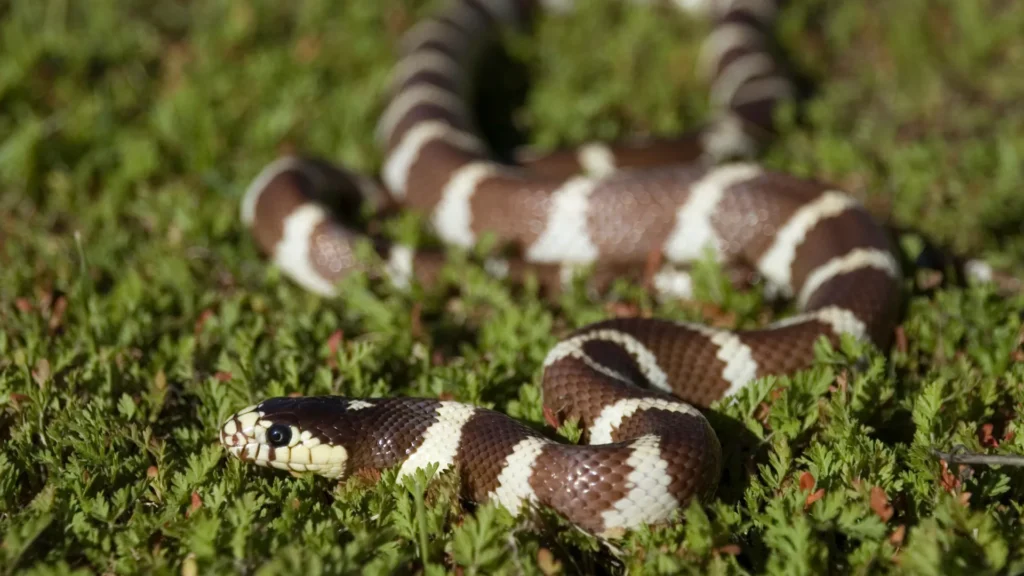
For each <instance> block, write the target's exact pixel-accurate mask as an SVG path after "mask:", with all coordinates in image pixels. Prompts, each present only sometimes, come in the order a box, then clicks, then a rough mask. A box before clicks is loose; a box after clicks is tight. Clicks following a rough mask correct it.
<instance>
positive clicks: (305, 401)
mask: <svg viewBox="0 0 1024 576" xmlns="http://www.w3.org/2000/svg"><path fill="white" fill-rule="evenodd" d="M330 408H331V406H330V405H325V401H324V399H320V398H271V399H269V400H265V401H263V402H261V403H259V404H255V405H253V406H249V407H247V408H244V409H242V410H239V411H238V412H236V413H235V414H233V415H231V417H230V418H228V419H227V421H225V422H224V425H223V426H221V429H220V443H221V445H222V446H224V447H225V448H227V449H228V451H229V452H230V453H231V455H232V456H235V457H236V458H238V459H240V460H243V461H246V462H251V463H253V464H256V465H258V466H265V467H270V468H277V469H280V470H289V471H291V472H293V473H303V472H308V473H314V474H318V475H321V476H326V477H329V478H341V477H343V476H344V475H345V471H346V467H347V466H346V465H347V463H348V460H349V455H348V451H347V450H346V449H345V447H344V446H343V445H342V444H341V443H340V442H331V441H330V440H331V438H330V437H329V436H325V434H324V430H323V426H322V424H323V423H324V421H325V420H324V418H323V416H324V413H325V412H327V413H330V411H329V409H330Z"/></svg>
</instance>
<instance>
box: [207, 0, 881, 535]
mask: <svg viewBox="0 0 1024 576" xmlns="http://www.w3.org/2000/svg"><path fill="white" fill-rule="evenodd" d="M542 4H544V3H542V2H535V1H530V0H455V1H453V2H451V3H450V5H449V6H448V7H447V8H446V9H444V10H442V11H440V12H439V13H438V14H436V15H435V16H433V17H432V18H429V19H427V20H425V21H423V22H420V23H419V24H418V25H416V26H415V27H414V28H412V29H411V30H410V31H409V32H408V33H407V34H406V36H405V37H404V40H403V44H402V48H401V50H402V51H401V56H400V59H399V61H398V64H397V67H396V68H395V74H394V81H393V86H394V88H393V90H392V93H391V95H390V101H389V104H388V106H387V108H386V110H385V111H384V113H383V115H382V117H381V119H380V123H379V126H380V128H379V132H378V137H379V139H380V141H381V143H382V145H383V146H384V149H385V151H386V155H385V162H384V165H383V168H382V170H381V179H382V181H383V187H382V188H383V189H384V190H386V193H385V195H386V196H388V197H390V199H391V200H394V201H397V202H399V203H401V204H402V205H404V206H406V207H408V208H409V209H412V210H418V211H420V212H421V213H423V214H425V215H427V216H428V217H429V220H430V222H431V224H432V226H433V229H434V230H435V231H436V233H437V235H438V236H439V237H440V238H441V239H442V240H443V241H445V242H447V243H448V244H451V245H455V246H472V245H473V244H474V243H475V242H477V240H478V238H480V236H481V235H482V234H484V233H485V232H486V233H491V234H494V235H495V236H496V237H497V238H498V239H499V240H500V241H502V242H503V243H504V244H505V245H506V246H508V247H510V248H512V249H513V254H514V255H513V256H511V257H509V258H502V259H498V258H495V259H493V260H491V261H489V262H488V270H490V271H491V272H492V273H494V274H497V275H499V276H502V277H508V278H510V279H512V280H515V279H521V278H523V277H524V276H525V275H527V274H534V275H536V277H537V278H539V279H540V280H541V282H542V284H543V285H546V286H552V287H555V288H557V287H558V286H559V285H561V283H562V282H564V281H565V280H566V279H567V278H568V277H570V276H571V274H572V273H573V272H574V271H575V270H577V269H579V268H580V267H581V266H587V267H589V269H590V270H591V278H592V279H593V281H594V282H595V283H601V282H608V281H611V280H612V279H614V278H619V277H638V276H640V275H642V274H643V273H644V272H645V271H647V272H648V274H649V273H650V256H651V254H655V255H657V257H658V260H660V261H661V262H663V264H662V265H661V267H660V268H656V269H655V270H654V273H653V277H652V278H651V280H652V284H653V288H654V290H655V291H656V292H657V293H658V294H660V295H662V296H667V297H679V296H687V295H688V293H689V280H688V276H687V272H686V266H688V265H691V264H692V263H693V262H694V261H696V260H698V259H700V258H702V257H704V255H705V254H708V253H710V254H712V255H714V256H715V257H716V258H717V259H718V260H719V261H721V262H723V263H724V264H725V265H727V266H735V267H737V268H743V267H746V268H749V269H752V270H755V271H756V272H757V273H758V274H759V276H760V277H761V278H763V280H764V281H765V283H766V285H768V286H770V287H771V288H772V290H773V291H774V292H775V293H778V294H780V295H782V296H786V297H790V298H792V299H794V300H795V302H796V305H797V307H798V308H799V312H798V313H797V314H796V315H795V316H792V317H790V318H786V319H784V320H781V321H778V322H775V323H773V324H770V325H767V326H765V327H763V328H760V329H755V330H748V331H732V330H727V329H720V328H712V327H708V326H705V325H702V324H693V323H681V322H671V321H667V320H660V319H642V318H617V319H610V320H606V321H602V322H598V323H596V324H593V325H590V326H585V327H583V328H580V329H578V330H576V331H574V332H573V333H571V334H569V335H568V336H567V337H566V338H565V339H564V340H562V341H561V342H560V343H558V344H557V345H556V346H555V347H554V348H553V349H552V350H551V351H550V353H549V354H548V356H547V358H546V360H545V362H544V368H543V370H544V372H543V378H542V386H543V396H544V405H545V408H546V409H549V410H550V411H551V412H552V413H553V414H556V415H557V416H558V417H559V418H561V419H571V418H576V419H578V420H579V422H580V425H581V427H582V428H583V430H584V436H583V437H584V439H585V440H586V442H587V443H586V444H582V445H567V444H563V443H559V442H556V441H554V440H551V439H548V438H547V437H545V436H543V435H541V434H539V433H538V432H536V431H534V430H533V429H531V428H529V427H527V426H525V425H523V424H521V423H518V422H516V421H515V420H513V419H511V418H509V417H507V416H506V415H504V414H501V413H498V412H494V411H491V410H486V409H483V408H479V407H475V406H471V405H467V404H462V403H458V402H448V401H440V400H433V399H421V398H419V399H413V398H378V399H369V398H365V399H354V398H342V397H313V398H272V399H269V400H265V401H263V402H261V403H259V404H256V405H254V406H251V407H248V408H245V409H243V410H241V411H239V412H238V413H236V414H234V415H233V416H231V417H230V418H229V419H228V420H227V422H226V423H225V424H224V427H223V428H222V430H221V442H222V443H223V444H224V445H225V446H226V447H228V448H229V449H230V451H231V452H232V453H233V454H234V455H236V456H238V457H240V458H242V459H244V460H247V461H251V462H254V463H256V464H260V465H264V466H272V467H276V468H281V469H288V470H292V471H296V472H313V473H317V474H322V475H325V476H330V477H335V478H343V477H345V476H347V475H349V474H351V473H352V472H353V471H358V470H367V469H370V470H382V469H387V468H394V467H398V468H399V473H400V474H401V475H404V474H407V473H410V472H412V471H414V470H415V469H417V468H419V467H422V466H424V465H426V464H428V463H432V462H433V463H437V464H439V471H443V470H446V469H448V468H454V469H457V470H458V474H459V477H460V478H461V481H462V487H463V489H464V491H465V495H466V497H467V498H468V499H470V500H473V501H477V502H482V501H494V502H497V503H499V504H500V505H501V506H503V507H505V508H507V509H509V510H510V511H512V512H513V513H515V512H519V511H520V510H521V509H522V508H523V507H524V506H527V505H543V506H548V507H551V508H553V509H554V510H556V511H557V512H559V513H560V514H562V515H563V516H565V517H566V518H567V519H568V520H570V521H571V522H573V523H575V524H576V525H578V526H580V527H581V528H583V529H585V530H588V531H591V532H593V533H596V534H602V535H616V534H621V533H622V532H623V531H624V530H628V529H631V528H635V527H636V526H639V525H641V524H644V523H657V522H662V521H665V520H667V519H669V518H671V517H672V515H673V514H674V513H675V512H676V511H677V510H679V509H680V508H681V507H684V506H685V505H686V504H687V503H688V502H689V501H690V500H691V499H693V498H703V497H706V496H707V495H709V494H711V493H712V492H713V491H714V489H715V487H716V484H717V482H718V478H719V474H720V472H719V470H720V459H721V448H720V444H719V439H718V438H717V436H716V435H715V433H714V431H713V430H712V429H711V427H710V426H709V424H708V422H707V420H706V419H705V417H704V415H703V414H702V413H701V412H700V411H699V410H698V409H697V407H706V406H708V405H709V404H710V403H711V402H713V401H715V400H717V399H720V398H723V397H726V396H729V395H732V394H735V393H736V392H737V391H739V390H741V389H742V388H743V387H744V386H745V385H747V384H748V383H749V382H751V381H752V380H754V379H755V378H758V377H761V376H764V375H768V374H785V373H792V372H794V371H797V370H800V369H802V368H806V367H808V366H809V365H810V363H811V361H812V360H813V345H814V343H815V341H816V340H817V339H818V338H819V337H821V336H825V337H828V338H832V339H836V338H838V337H839V335H841V334H849V335H852V336H854V337H856V338H859V339H863V340H867V341H870V342H873V343H874V344H876V345H878V346H879V347H881V348H883V349H884V348H886V347H887V346H888V345H889V343H890V339H891V334H892V332H893V328H894V325H895V322H896V320H897V316H898V309H899V306H900V289H899V282H900V276H901V271H900V267H899V264H898V261H897V259H896V256H895V252H894V250H893V246H892V245H891V241H890V239H889V237H888V235H887V234H886V232H885V231H884V229H883V228H882V227H881V226H880V225H878V224H877V223H876V222H875V221H874V220H873V219H872V217H871V216H870V215H869V214H868V213H867V211H866V210H865V209H864V208H863V207H862V206H860V205H859V204H858V203H857V202H856V201H854V200H853V199H852V198H851V197H850V196H848V195H847V194H845V193H843V192H842V191H840V190H837V189H836V188H834V187H832V186H830V185H828V184H826V183H822V182H817V181H813V180H808V179H802V178H796V177H794V176H790V175H787V174H783V173H778V172H772V171H769V170H766V169H764V168H762V167H760V166H758V165H756V164H753V163H750V162H748V161H733V159H735V158H736V157H742V156H749V155H750V154H751V152H752V151H754V150H756V149H757V147H758V146H759V145H760V143H761V142H763V140H764V139H765V138H766V137H767V136H770V135H771V134H772V131H773V122H772V118H773V110H774V109H775V108H776V107H777V106H778V104H779V103H780V102H782V101H784V100H787V99H789V98H792V94H793V88H792V84H791V83H790V81H789V79H788V77H787V76H786V75H785V73H784V71H783V68H782V67H781V66H780V64H779V63H778V62H777V61H776V60H775V59H774V58H773V56H772V52H771V51H770V49H769V47H770V42H769V39H770V36H769V34H768V32H767V30H768V29H769V28H770V25H771V23H772V20H773V17H774V14H775V10H776V7H775V5H774V4H773V3H772V2H771V1H770V0H731V1H729V0H720V1H717V2H709V3H708V4H707V5H705V6H704V7H703V8H704V9H705V10H706V11H707V12H708V13H709V14H710V17H711V19H712V24H713V28H712V31H711V33H710V35H709V36H708V38H707V40H706V41H705V43H704V46H703V51H702V56H701V67H702V69H703V70H704V71H706V73H707V74H708V77H709V81H710V87H711V98H712V103H713V104H714V106H715V108H716V111H717V116H716V117H715V118H714V119H713V120H712V121H711V122H709V123H708V124H707V125H706V126H705V127H703V128H701V129H699V130H697V131H695V132H693V133H691V134H687V135H684V136H683V137H681V138H678V139H674V140H663V141H654V142H650V143H647V144H645V145H638V144H628V143H626V144H620V145H606V144H588V145H585V146H582V147H580V148H578V149H576V150H571V151H559V152H555V153H551V154H548V155H543V156H536V155H532V156H531V155H529V154H523V155H521V156H520V158H519V162H518V163H515V164H507V163H500V162H498V161H496V160H494V159H492V154H491V152H490V151H489V149H488V145H487V143H486V142H485V141H484V139H483V136H482V135H481V134H480V132H479V130H478V129H477V127H476V125H475V122H474V120H473V115H472V113H471V109H470V105H469V100H468V95H469V94H470V89H471V87H472V81H473V79H474V77H473V75H472V72H473V70H474V66H475V65H476V63H477V61H478V60H477V59H478V57H479V55H480V54H481V52H482V50H484V49H485V48H487V47H488V46H489V45H491V44H492V43H493V42H495V41H496V40H495V39H496V37H497V31H498V30H499V29H501V28H503V27H519V26H523V25H525V24H526V23H528V22H529V21H530V19H531V18H532V17H533V16H534V13H535V12H536V11H537V10H539V9H541V8H544V7H545V6H542ZM548 4H550V5H551V6H554V5H555V4H558V5H563V4H566V3H565V2H557V3H556V2H548ZM551 6H548V7H551ZM327 188H330V189H331V190H333V191H334V194H336V195H337V196H335V197H332V198H328V199H326V200H325V198H324V197H323V194H322V193H321V192H319V191H322V190H324V189H327ZM381 194H382V192H381V189H380V187H377V186H375V185H374V184H373V182H372V181H371V180H370V179H369V178H367V177H365V176H362V175H359V174H355V173H351V172H348V171H345V170H344V169H343V168H338V167H324V166H322V165H318V164H315V163H313V162H310V161H306V160H304V159H301V158H297V157H285V158H282V159H279V160H277V161H275V162H273V163H272V164H270V165H269V166H268V167H267V168H266V169H264V170H263V172H262V173H261V174H259V175H258V176H257V177H256V178H255V180H254V181H253V183H252V184H251V185H250V187H249V190H248V191H247V193H246V195H245V199H244V201H243V206H242V216H243V219H244V221H245V223H246V224H247V225H248V226H249V227H250V228H251V230H252V231H253V233H254V236H255V238H256V241H257V243H258V244H259V245H260V246H261V248H262V249H263V250H264V251H265V252H266V253H268V254H269V255H270V257H271V258H272V259H273V261H274V262H275V263H276V264H277V265H278V266H279V267H280V268H281V269H282V270H284V271H285V272H286V274H288V275H289V277H291V278H292V279H293V280H294V281H296V282H298V283H299V284H301V285H303V286H304V287H306V288H308V289H309V290H312V291H314V292H317V293H319V294H323V295H325V296H330V295H333V294H335V290H336V288H335V286H336V284H337V282H338V280H339V279H341V278H342V277H344V276H345V275H346V274H348V273H350V272H351V271H352V270H354V269H356V268H357V267H358V265H359V264H358V263H357V258H356V256H355V245H356V242H357V241H358V240H359V239H360V235H359V234H358V233H357V232H355V231H353V230H352V229H351V228H350V227H348V226H346V224H345V223H344V222H343V221H342V219H339V218H338V217H337V216H335V215H333V213H332V211H331V210H330V209H329V207H328V204H330V203H331V202H333V201H335V200H337V199H338V198H342V197H345V198H351V197H356V198H359V199H360V200H361V201H369V202H378V203H379V202H380V198H381ZM375 246H376V248H377V250H378V252H379V254H380V255H381V256H382V258H383V259H385V260H386V261H387V264H386V267H385V268H386V271H387V273H388V274H389V275H390V278H391V279H392V280H393V281H394V282H396V283H398V284H400V285H404V284H407V283H408V282H411V281H422V282H429V281H431V280H432V279H433V278H434V277H435V276H436V274H437V271H438V269H439V267H440V265H441V262H442V256H441V255H440V254H439V253H435V252H426V251H415V250H412V249H410V248H408V247H405V246H401V245H397V244H392V243H390V242H388V241H387V240H386V239H376V241H375Z"/></svg>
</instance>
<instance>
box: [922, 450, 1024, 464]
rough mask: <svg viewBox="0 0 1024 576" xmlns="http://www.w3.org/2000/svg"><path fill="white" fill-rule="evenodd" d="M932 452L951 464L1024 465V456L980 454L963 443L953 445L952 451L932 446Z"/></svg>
mask: <svg viewBox="0 0 1024 576" xmlns="http://www.w3.org/2000/svg"><path fill="white" fill-rule="evenodd" d="M932 454H934V455H935V456H937V457H938V458H939V459H940V460H945V461H946V462H949V463H950V464H982V465H985V466H1024V456H1016V455H1007V454H978V453H976V452H967V451H966V448H965V447H964V446H963V445H957V446H954V447H953V450H952V451H951V452H942V451H941V450H939V449H938V448H932Z"/></svg>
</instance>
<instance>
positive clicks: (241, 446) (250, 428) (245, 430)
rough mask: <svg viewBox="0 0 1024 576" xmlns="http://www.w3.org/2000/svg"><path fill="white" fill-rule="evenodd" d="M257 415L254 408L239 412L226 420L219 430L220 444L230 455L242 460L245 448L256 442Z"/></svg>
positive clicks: (244, 455)
mask: <svg viewBox="0 0 1024 576" xmlns="http://www.w3.org/2000/svg"><path fill="white" fill-rule="evenodd" d="M258 420H259V413H258V412H256V411H255V408H254V407H253V408H247V409H245V410H241V411H239V412H237V413H235V414H233V415H231V417H230V418H228V419H227V420H226V421H225V422H224V424H223V425H222V426H221V428H220V443H221V445H222V446H224V447H225V448H229V449H230V450H231V453H232V454H234V455H235V456H238V457H239V458H242V459H243V460H244V459H245V457H246V450H245V447H246V445H248V444H252V443H253V442H256V430H255V427H256V422H257V421H258Z"/></svg>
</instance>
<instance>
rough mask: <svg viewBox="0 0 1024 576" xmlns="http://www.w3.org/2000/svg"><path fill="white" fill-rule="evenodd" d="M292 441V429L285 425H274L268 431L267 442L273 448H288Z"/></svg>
mask: <svg viewBox="0 0 1024 576" xmlns="http://www.w3.org/2000/svg"><path fill="white" fill-rule="evenodd" d="M291 440H292V429H291V428H289V427H287V426H285V425H284V424H274V425H273V426H271V427H270V429H268V430H267V442H269V443H270V445H271V446H274V447H279V446H287V445H288V443H289V442H291Z"/></svg>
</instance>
